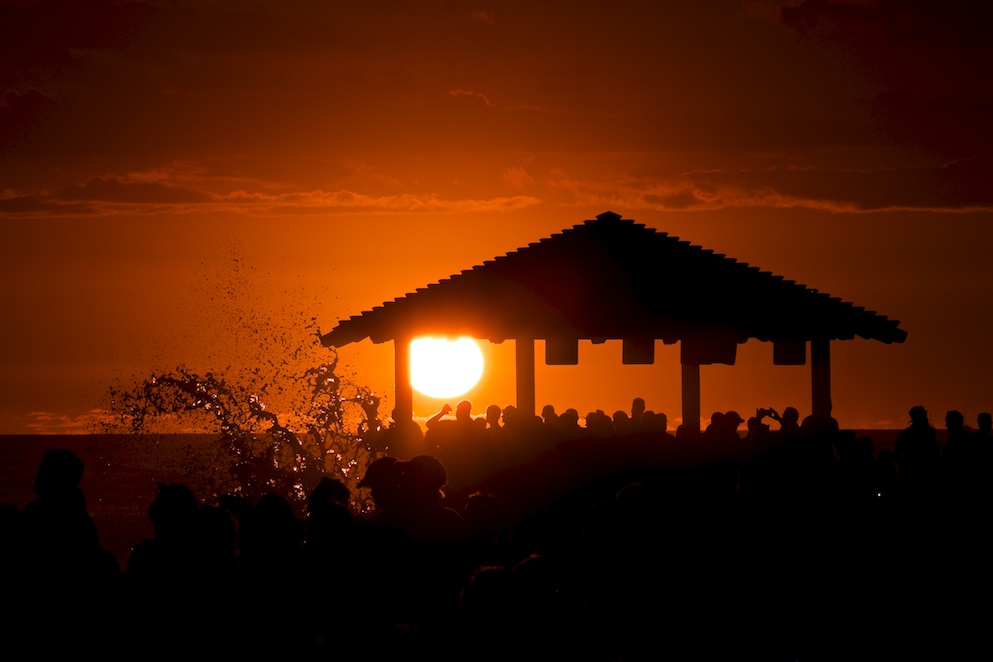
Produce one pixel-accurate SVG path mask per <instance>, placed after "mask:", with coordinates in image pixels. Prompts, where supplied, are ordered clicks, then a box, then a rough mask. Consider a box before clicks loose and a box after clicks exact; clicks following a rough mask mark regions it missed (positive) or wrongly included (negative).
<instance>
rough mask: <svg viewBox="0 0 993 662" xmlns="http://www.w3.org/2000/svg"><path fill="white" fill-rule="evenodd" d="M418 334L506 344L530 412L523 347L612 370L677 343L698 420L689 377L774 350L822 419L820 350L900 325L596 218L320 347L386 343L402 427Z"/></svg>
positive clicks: (531, 359) (648, 231)
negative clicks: (615, 356)
mask: <svg viewBox="0 0 993 662" xmlns="http://www.w3.org/2000/svg"><path fill="white" fill-rule="evenodd" d="M421 335H439V336H447V337H454V336H462V335H467V336H470V337H473V338H476V339H478V340H489V341H490V342H494V343H501V342H504V341H506V340H513V341H514V344H515V356H516V389H517V394H516V406H517V408H518V409H519V410H520V411H523V412H532V413H533V412H534V411H535V404H536V399H535V376H534V367H535V341H536V340H539V339H541V340H544V341H545V362H546V364H548V365H576V364H578V361H579V349H578V348H579V341H580V340H589V341H591V342H593V343H602V342H605V341H607V340H621V341H622V362H623V363H624V364H651V363H653V362H654V360H655V356H654V351H655V341H656V340H661V341H662V342H663V343H664V344H674V343H679V344H680V364H681V370H682V373H681V374H682V417H683V422H684V425H685V426H687V427H697V426H698V422H699V420H700V366H701V365H708V364H714V363H721V364H728V365H733V364H734V362H735V355H736V349H737V346H738V344H740V343H744V342H747V341H748V340H749V339H756V340H759V341H764V342H771V343H772V344H773V363H774V364H776V365H805V364H806V363H807V355H808V347H809V356H810V374H811V401H812V407H811V411H812V412H813V414H814V415H825V414H830V411H831V365H830V362H831V355H830V343H831V341H832V340H851V339H853V338H855V337H860V338H865V339H869V340H878V341H880V342H884V343H887V344H890V343H900V342H903V341H904V340H905V339H906V337H907V334H906V332H905V331H903V330H902V329H900V327H899V322H897V321H895V320H890V319H888V318H887V317H886V316H884V315H880V314H878V313H876V312H873V311H869V310H866V309H865V308H862V307H859V306H856V305H854V304H852V303H849V302H846V301H842V300H841V299H839V298H836V297H831V296H829V295H828V294H825V293H822V292H819V291H817V290H816V289H813V288H810V287H807V286H805V285H802V284H798V283H796V282H794V281H791V280H786V279H785V278H783V277H782V276H777V275H774V274H772V273H770V272H767V271H761V270H759V269H758V268H757V267H753V266H749V265H748V264H746V263H744V262H739V261H737V260H735V259H733V258H730V257H727V256H725V255H722V254H718V253H714V252H713V251H711V250H707V249H704V248H702V247H699V246H695V245H692V244H690V243H689V242H686V241H682V240H680V239H679V238H678V237H674V236H670V235H668V234H667V233H665V232H658V231H656V230H654V229H652V228H649V227H646V226H645V225H643V224H640V223H635V222H634V221H632V220H627V219H622V218H621V216H619V215H618V214H615V213H613V212H605V213H603V214H600V215H599V216H597V217H596V219H595V220H588V221H585V222H583V223H580V224H578V225H575V226H573V227H571V228H568V229H566V230H563V231H562V232H559V233H556V234H553V235H551V236H548V237H546V238H544V239H541V240H540V241H537V242H532V243H530V244H528V245H527V246H525V247H523V248H519V249H517V250H515V251H511V252H510V253H507V254H505V255H501V256H499V257H496V258H494V259H492V260H487V261H485V262H483V263H482V264H480V265H476V266H474V267H472V268H470V269H466V270H463V271H461V272H460V273H458V274H455V275H452V276H450V277H448V278H445V279H442V280H440V281H438V282H435V283H432V284H430V285H428V286H426V287H421V288H418V289H417V290H416V291H414V292H412V293H408V294H406V295H404V296H401V297H398V298H396V299H394V300H392V301H388V302H385V303H383V304H382V305H380V306H376V307H374V308H372V309H371V310H367V311H365V312H363V313H361V314H359V315H353V316H352V317H350V318H348V319H344V320H340V321H339V322H338V324H337V325H336V326H335V327H334V328H333V329H332V330H331V331H330V332H328V333H326V334H323V335H322V336H321V343H322V344H323V345H324V346H327V347H336V348H337V347H342V346H344V345H348V344H349V343H353V342H357V341H361V340H364V339H370V340H371V341H372V342H374V343H382V342H388V341H392V342H393V344H394V370H395V373H394V375H395V377H394V379H395V389H396V399H395V415H396V416H397V417H404V416H406V417H408V418H409V417H412V415H413V414H412V410H413V392H412V387H411V385H410V373H409V345H410V341H411V340H412V339H413V338H415V337H417V336H421Z"/></svg>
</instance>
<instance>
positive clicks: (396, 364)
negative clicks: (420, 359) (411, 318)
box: [393, 336, 414, 421]
mask: <svg viewBox="0 0 993 662" xmlns="http://www.w3.org/2000/svg"><path fill="white" fill-rule="evenodd" d="M410 340H411V339H410V338H409V337H406V336H404V337H401V338H394V339H393V388H394V391H395V394H396V395H395V397H394V403H395V404H394V408H393V411H394V420H396V421H401V420H403V421H410V420H413V418H414V390H413V388H412V387H411V385H410Z"/></svg>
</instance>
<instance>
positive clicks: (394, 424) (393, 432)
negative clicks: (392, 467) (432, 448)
mask: <svg viewBox="0 0 993 662" xmlns="http://www.w3.org/2000/svg"><path fill="white" fill-rule="evenodd" d="M382 435H383V441H384V446H385V452H386V453H389V454H390V455H392V456H394V457H396V458H399V459H401V460H409V459H410V458H412V457H414V456H415V455H420V454H422V453H424V452H425V450H426V446H425V445H424V431H423V430H421V426H420V425H418V424H417V421H415V420H414V419H412V418H410V417H409V416H407V417H403V416H399V415H398V413H397V410H396V409H394V410H393V413H392V420H391V422H390V423H389V424H388V425H387V426H385V427H384V428H383V431H382Z"/></svg>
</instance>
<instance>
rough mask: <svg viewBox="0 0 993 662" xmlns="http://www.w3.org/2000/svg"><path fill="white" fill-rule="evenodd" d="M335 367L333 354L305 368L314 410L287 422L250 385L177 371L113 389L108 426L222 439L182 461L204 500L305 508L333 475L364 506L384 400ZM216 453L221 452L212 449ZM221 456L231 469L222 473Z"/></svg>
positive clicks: (303, 378)
mask: <svg viewBox="0 0 993 662" xmlns="http://www.w3.org/2000/svg"><path fill="white" fill-rule="evenodd" d="M336 368H337V356H336V355H334V354H333V352H332V353H331V360H329V361H327V362H325V363H322V364H320V365H318V366H315V367H312V368H309V369H307V370H305V371H303V373H302V374H301V375H299V376H298V377H297V378H296V379H295V381H297V382H298V385H299V387H300V391H301V393H305V394H307V398H306V402H305V405H306V406H305V407H303V408H301V409H298V410H295V411H292V412H288V413H287V414H286V415H285V419H286V420H284V416H281V415H280V414H277V413H276V412H273V411H270V410H269V409H268V407H267V405H266V403H265V401H264V400H263V398H262V397H261V396H260V395H259V394H258V392H256V391H254V390H252V389H251V388H248V385H246V384H240V383H230V382H229V381H228V380H226V379H225V377H224V376H222V375H217V374H215V373H213V372H208V373H204V374H197V373H195V372H192V371H190V370H188V369H186V368H184V367H178V368H176V369H174V370H172V371H170V372H166V373H157V374H153V375H151V376H149V377H148V378H147V379H145V380H144V381H143V382H141V383H140V384H137V385H135V386H133V387H130V388H114V389H111V408H112V412H113V414H114V419H113V421H112V422H110V423H108V428H107V432H114V433H121V432H124V433H127V434H130V435H133V436H135V438H136V440H140V439H142V438H146V437H151V436H153V435H157V434H163V433H168V432H169V431H190V430H197V431H199V432H207V433H210V434H212V435H216V438H217V448H216V449H208V452H201V451H198V450H197V449H194V448H189V449H188V457H187V458H185V460H184V469H185V472H186V474H187V475H188V482H189V483H191V485H190V487H192V488H194V491H196V492H197V493H198V494H200V495H203V496H211V497H216V496H220V495H223V494H228V493H233V494H239V495H242V496H246V497H248V498H251V499H252V500H258V498H260V497H261V496H262V495H264V494H265V493H266V492H276V493H277V494H281V495H283V496H285V497H287V498H288V499H290V500H291V501H292V502H295V503H296V504H297V505H298V506H299V505H301V504H303V503H305V501H306V497H307V494H308V493H309V491H310V490H311V489H312V488H313V487H314V486H315V485H316V484H317V483H318V482H319V481H320V479H321V478H322V477H324V476H329V477H332V478H337V479H339V480H341V481H342V482H343V483H345V484H346V485H348V486H349V488H350V489H351V491H352V493H353V495H355V497H356V499H355V500H356V504H357V505H358V507H359V508H360V510H362V509H365V507H366V504H365V501H364V499H362V498H361V495H360V494H358V490H357V486H356V470H357V468H359V467H364V466H366V465H367V464H368V463H369V462H371V461H372V460H373V459H375V457H377V456H378V454H380V453H381V452H382V449H381V448H379V447H377V445H376V442H377V439H378V438H379V435H378V432H379V431H380V428H381V423H380V421H379V418H378V415H377V410H378V405H379V398H378V397H377V396H375V395H374V394H372V393H370V392H369V391H368V389H365V388H364V387H359V386H355V385H352V384H349V383H346V382H343V380H342V379H341V378H340V377H339V376H338V374H337V372H336ZM290 421H292V422H290ZM217 449H219V450H220V451H221V454H220V457H216V456H213V455H212V454H211V453H210V452H209V450H217ZM218 460H221V461H223V462H224V463H225V464H226V465H227V467H226V471H225V470H221V471H218V468H219V467H218V466H217V462H218ZM222 469H223V468H222Z"/></svg>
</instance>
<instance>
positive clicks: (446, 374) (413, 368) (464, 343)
mask: <svg viewBox="0 0 993 662" xmlns="http://www.w3.org/2000/svg"><path fill="white" fill-rule="evenodd" d="M482 376H483V352H482V350H481V349H480V348H479V344H478V343H477V342H476V341H475V340H473V339H472V338H466V337H463V338H458V339H456V340H448V339H446V338H433V337H422V338H415V339H414V340H412V341H411V343H410V385H411V386H412V387H414V389H416V390H417V391H418V392H419V393H423V394H424V395H427V396H430V397H432V398H452V397H455V396H457V395H462V394H463V393H465V392H466V391H468V390H469V389H471V388H472V387H473V386H475V385H476V383H477V382H478V381H479V378H480V377H482Z"/></svg>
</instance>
